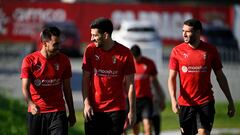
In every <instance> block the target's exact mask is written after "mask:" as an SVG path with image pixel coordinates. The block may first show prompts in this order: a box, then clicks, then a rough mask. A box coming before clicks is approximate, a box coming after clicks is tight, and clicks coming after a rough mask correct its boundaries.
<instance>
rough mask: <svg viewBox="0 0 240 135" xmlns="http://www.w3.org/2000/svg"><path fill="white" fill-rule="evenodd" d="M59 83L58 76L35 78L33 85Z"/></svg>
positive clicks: (53, 84)
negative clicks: (54, 77) (53, 77)
mask: <svg viewBox="0 0 240 135" xmlns="http://www.w3.org/2000/svg"><path fill="white" fill-rule="evenodd" d="M59 84H61V80H60V79H59V78H57V79H43V80H40V79H35V80H34V85H35V86H56V85H59Z"/></svg>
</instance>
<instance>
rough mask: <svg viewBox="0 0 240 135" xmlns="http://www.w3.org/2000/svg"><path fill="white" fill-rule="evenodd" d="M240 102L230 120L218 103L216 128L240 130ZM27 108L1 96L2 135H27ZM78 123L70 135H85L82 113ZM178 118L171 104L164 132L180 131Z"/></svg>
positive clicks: (163, 119)
mask: <svg viewBox="0 0 240 135" xmlns="http://www.w3.org/2000/svg"><path fill="white" fill-rule="evenodd" d="M239 109H240V102H238V103H236V112H237V113H236V116H235V117H233V118H228V116H227V114H226V113H227V104H226V103H216V115H215V122H214V128H240V124H239V119H237V117H239V116H240V114H239V111H240V110H239ZM26 113H27V107H26V105H25V104H23V101H20V102H19V101H18V100H15V99H10V98H6V97H4V96H1V95H0V135H26V134H27V128H26V123H27V121H26ZM76 116H77V123H76V125H75V126H74V127H72V128H70V129H69V135H84V120H83V113H82V112H81V111H78V112H76ZM178 127H179V124H178V117H177V115H176V114H174V113H173V112H172V111H171V106H170V103H167V105H166V109H165V110H164V111H163V112H162V130H163V131H166V130H178Z"/></svg>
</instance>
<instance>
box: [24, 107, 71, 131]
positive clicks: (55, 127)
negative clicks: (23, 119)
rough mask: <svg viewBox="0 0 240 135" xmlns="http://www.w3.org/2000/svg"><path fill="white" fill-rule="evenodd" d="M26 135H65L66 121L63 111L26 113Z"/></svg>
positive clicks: (66, 129)
mask: <svg viewBox="0 0 240 135" xmlns="http://www.w3.org/2000/svg"><path fill="white" fill-rule="evenodd" d="M27 119H28V135H67V134H68V119H67V115H66V112H65V111H59V112H51V113H40V114H36V115H32V113H28V115H27Z"/></svg>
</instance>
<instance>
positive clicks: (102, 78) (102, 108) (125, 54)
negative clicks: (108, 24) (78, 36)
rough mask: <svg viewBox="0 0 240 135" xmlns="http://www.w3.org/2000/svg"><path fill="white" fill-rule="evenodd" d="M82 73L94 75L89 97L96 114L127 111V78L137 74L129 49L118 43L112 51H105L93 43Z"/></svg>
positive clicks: (87, 52)
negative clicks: (124, 83)
mask: <svg viewBox="0 0 240 135" xmlns="http://www.w3.org/2000/svg"><path fill="white" fill-rule="evenodd" d="M82 69H83V70H86V71H88V72H90V73H91V84H92V85H91V89H90V90H89V93H88V95H89V100H90V103H91V105H92V106H93V108H94V111H97V112H111V111H118V110H125V109H126V101H125V96H124V88H123V78H124V75H130V74H134V73H135V68H134V61H133V56H132V54H131V52H130V50H129V49H128V48H126V47H125V46H123V45H121V44H119V43H117V42H115V43H114V46H113V47H112V48H111V49H110V50H108V51H104V50H103V49H102V48H97V47H96V46H95V44H94V43H91V44H89V45H88V46H87V49H86V51H85V53H84V57H83V65H82Z"/></svg>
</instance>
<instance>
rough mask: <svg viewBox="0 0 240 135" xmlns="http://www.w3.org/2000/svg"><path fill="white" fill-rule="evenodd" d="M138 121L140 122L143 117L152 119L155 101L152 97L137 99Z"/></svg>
mask: <svg viewBox="0 0 240 135" xmlns="http://www.w3.org/2000/svg"><path fill="white" fill-rule="evenodd" d="M136 108H137V109H136V111H137V112H136V113H137V121H136V123H139V122H141V121H142V119H143V118H147V119H152V115H153V102H152V100H151V99H150V98H138V99H137V100H136Z"/></svg>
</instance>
